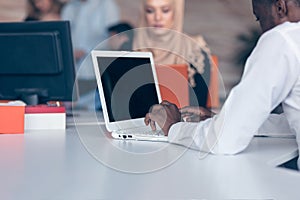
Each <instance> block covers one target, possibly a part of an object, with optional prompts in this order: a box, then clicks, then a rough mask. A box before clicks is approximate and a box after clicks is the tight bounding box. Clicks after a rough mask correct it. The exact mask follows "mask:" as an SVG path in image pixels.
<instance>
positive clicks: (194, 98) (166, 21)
mask: <svg viewBox="0 0 300 200" xmlns="http://www.w3.org/2000/svg"><path fill="white" fill-rule="evenodd" d="M184 3H185V2H184V0H143V1H142V3H141V11H140V12H141V14H140V18H139V19H140V22H139V28H141V29H137V31H136V33H135V34H136V35H135V37H134V44H133V49H134V50H136V51H150V52H152V54H153V57H154V62H155V64H165V65H169V64H182V63H186V64H188V76H189V84H190V86H191V87H189V88H190V105H195V106H203V107H206V104H207V98H208V84H209V82H210V68H211V64H212V63H211V53H210V50H209V48H208V47H207V45H206V42H205V41H204V39H203V37H202V36H200V35H198V36H194V37H190V36H187V35H186V34H184V33H183V32H182V29H183V17H184ZM191 88H192V89H191Z"/></svg>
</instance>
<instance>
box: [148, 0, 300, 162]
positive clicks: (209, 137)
mask: <svg viewBox="0 0 300 200" xmlns="http://www.w3.org/2000/svg"><path fill="white" fill-rule="evenodd" d="M252 5H253V12H254V15H255V16H256V17H257V20H258V21H259V23H260V25H261V28H262V30H263V32H264V34H263V35H262V36H261V38H260V39H259V41H258V44H257V46H256V47H255V49H254V50H253V52H252V54H251V55H250V57H249V58H248V60H247V63H246V66H245V71H244V74H243V77H242V80H241V82H240V83H239V84H238V85H237V86H236V87H234V88H233V89H232V91H231V92H230V95H229V96H228V98H227V100H226V102H225V104H224V106H223V108H222V109H221V111H220V113H219V114H217V115H214V116H213V117H211V118H209V119H206V120H204V121H200V122H198V123H192V122H180V120H181V113H180V112H179V110H178V108H177V107H176V106H175V105H174V104H171V103H169V102H165V101H164V102H162V103H161V104H160V105H155V106H153V107H152V109H151V111H150V113H148V114H147V115H146V117H145V123H146V125H149V124H150V125H151V127H152V128H153V129H155V123H157V124H158V125H159V126H160V127H161V128H162V130H163V131H164V133H165V134H166V135H168V137H169V141H170V142H171V143H176V144H181V145H185V146H189V147H192V148H197V149H199V150H200V151H205V152H210V153H214V154H236V153H239V152H241V151H243V150H244V149H245V148H246V147H247V146H248V144H249V143H250V141H251V139H252V137H253V136H254V134H256V133H257V132H258V130H259V128H260V127H261V126H262V125H263V123H265V122H266V121H268V118H269V117H270V113H271V111H272V110H273V109H274V108H275V107H276V106H277V105H279V104H280V103H282V106H283V111H284V113H283V114H282V115H283V116H284V117H285V118H286V120H287V122H288V125H289V128H290V130H291V131H292V132H293V133H294V134H296V136H297V142H298V146H299V145H300V22H298V21H300V0H252ZM292 22H293V23H292ZM198 111H199V113H200V114H204V115H208V116H209V117H210V116H211V115H212V113H210V112H208V111H205V109H203V108H199V110H198ZM181 112H189V110H188V109H182V110H181ZM199 113H198V114H199ZM201 118H205V116H204V117H203V116H202V117H201ZM299 164H300V162H299V160H298V165H299ZM299 166H300V165H299Z"/></svg>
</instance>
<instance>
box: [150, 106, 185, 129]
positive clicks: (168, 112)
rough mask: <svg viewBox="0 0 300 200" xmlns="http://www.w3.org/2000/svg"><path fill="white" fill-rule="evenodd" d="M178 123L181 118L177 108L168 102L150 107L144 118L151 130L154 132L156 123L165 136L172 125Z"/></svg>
mask: <svg viewBox="0 0 300 200" xmlns="http://www.w3.org/2000/svg"><path fill="white" fill-rule="evenodd" d="M180 121H181V116H180V112H179V110H178V108H177V106H176V105H175V104H172V103H170V102H168V101H163V102H162V103H161V104H157V105H154V106H152V107H151V108H150V111H149V113H147V115H146V117H145V124H146V125H147V126H148V125H149V124H150V126H151V128H152V130H156V123H157V124H158V126H159V127H160V128H161V129H162V131H163V132H164V134H165V135H168V133H169V130H170V127H171V126H172V125H173V124H175V123H177V122H180Z"/></svg>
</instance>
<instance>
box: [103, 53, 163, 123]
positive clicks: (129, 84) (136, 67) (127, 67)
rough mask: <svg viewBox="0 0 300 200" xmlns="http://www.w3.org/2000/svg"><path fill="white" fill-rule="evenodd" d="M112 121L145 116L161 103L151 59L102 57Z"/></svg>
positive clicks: (106, 93)
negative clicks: (151, 108) (152, 107)
mask: <svg viewBox="0 0 300 200" xmlns="http://www.w3.org/2000/svg"><path fill="white" fill-rule="evenodd" d="M97 61H98V66H99V71H100V74H101V81H102V85H103V91H104V96H105V101H106V107H107V111H108V116H109V120H110V122H115V121H122V120H129V119H136V118H142V117H145V115H146V113H147V112H148V111H149V108H150V107H151V106H152V105H154V104H158V103H159V102H158V96H157V93H156V88H155V83H154V78H153V72H152V69H151V63H150V59H149V58H131V57H119V58H116V57H98V59H97Z"/></svg>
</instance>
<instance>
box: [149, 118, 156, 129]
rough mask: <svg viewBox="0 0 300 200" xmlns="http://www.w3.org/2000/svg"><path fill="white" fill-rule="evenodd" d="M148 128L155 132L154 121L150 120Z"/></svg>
mask: <svg viewBox="0 0 300 200" xmlns="http://www.w3.org/2000/svg"><path fill="white" fill-rule="evenodd" d="M150 126H151V129H152V130H153V131H156V125H155V121H153V120H150Z"/></svg>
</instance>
